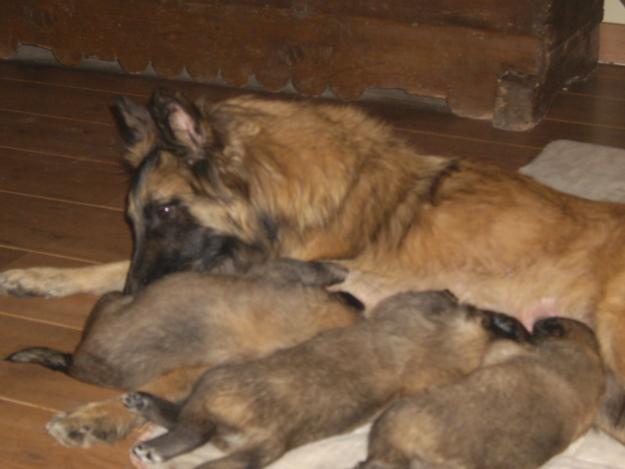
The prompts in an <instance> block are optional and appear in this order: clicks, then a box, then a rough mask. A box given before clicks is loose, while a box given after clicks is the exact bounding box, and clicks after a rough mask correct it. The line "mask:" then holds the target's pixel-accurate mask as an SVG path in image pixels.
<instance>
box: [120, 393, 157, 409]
mask: <svg viewBox="0 0 625 469" xmlns="http://www.w3.org/2000/svg"><path fill="white" fill-rule="evenodd" d="M122 402H123V404H124V405H125V406H126V408H127V409H128V410H130V411H131V412H138V413H141V412H143V411H145V409H147V408H148V407H149V406H150V404H151V402H152V398H151V397H150V395H149V394H146V393H144V392H129V393H128V394H125V395H124V397H122Z"/></svg>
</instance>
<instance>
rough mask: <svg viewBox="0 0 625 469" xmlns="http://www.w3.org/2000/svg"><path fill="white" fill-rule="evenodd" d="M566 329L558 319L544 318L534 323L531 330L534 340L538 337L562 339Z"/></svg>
mask: <svg viewBox="0 0 625 469" xmlns="http://www.w3.org/2000/svg"><path fill="white" fill-rule="evenodd" d="M565 333H566V329H565V328H564V325H563V324H562V321H560V319H559V318H545V319H541V320H539V321H536V323H535V324H534V327H533V328H532V335H533V336H534V338H540V337H563V336H564V334H565Z"/></svg>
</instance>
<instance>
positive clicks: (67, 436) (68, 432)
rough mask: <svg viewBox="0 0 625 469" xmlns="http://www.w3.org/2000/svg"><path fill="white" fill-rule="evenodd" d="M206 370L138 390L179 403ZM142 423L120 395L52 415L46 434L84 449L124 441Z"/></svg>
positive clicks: (176, 374)
mask: <svg viewBox="0 0 625 469" xmlns="http://www.w3.org/2000/svg"><path fill="white" fill-rule="evenodd" d="M205 370H206V367H204V366H200V367H189V368H180V369H178V370H174V371H172V372H170V373H167V374H165V375H163V376H161V377H159V378H157V379H155V380H154V381H152V382H150V383H148V384H146V385H145V386H142V387H141V388H140V390H141V391H144V392H147V393H150V394H154V395H156V396H159V397H162V398H165V399H169V400H171V401H179V400H182V399H184V398H185V397H186V396H188V395H189V394H190V392H191V389H192V387H193V384H194V383H195V382H196V381H197V379H198V378H199V376H200V375H201V374H202V373H204V371H205ZM144 422H145V420H144V419H143V418H142V417H141V416H140V415H138V414H136V413H134V412H131V411H129V410H128V408H127V407H126V406H125V405H124V402H123V400H122V396H119V397H115V398H112V399H107V400H105V401H99V402H91V403H89V404H85V405H83V406H80V407H78V408H77V409H75V410H73V411H70V412H61V413H58V414H57V415H55V416H54V417H53V418H52V420H50V422H48V424H47V425H46V429H47V430H48V433H50V435H52V436H53V437H54V438H56V439H57V440H58V441H59V442H60V443H61V444H63V445H64V446H77V447H83V448H87V447H89V446H92V445H93V444H95V443H100V442H104V443H113V442H115V441H118V440H120V439H122V438H124V437H125V436H126V435H128V434H129V433H130V432H131V431H132V430H133V429H134V428H136V427H138V426H139V425H141V424H143V423H144Z"/></svg>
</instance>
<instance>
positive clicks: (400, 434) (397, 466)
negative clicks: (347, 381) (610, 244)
mask: <svg viewBox="0 0 625 469" xmlns="http://www.w3.org/2000/svg"><path fill="white" fill-rule="evenodd" d="M603 373H604V371H603V365H602V363H601V359H600V357H599V348H598V346H597V343H596V340H595V337H594V334H593V333H592V331H591V330H590V329H589V328H588V327H587V326H585V325H583V324H582V323H579V322H577V321H574V320H570V319H560V318H549V319H544V320H541V321H539V322H537V323H536V325H535V327H534V330H533V335H532V345H529V344H513V343H501V344H498V345H497V346H495V347H492V348H491V350H490V351H489V352H488V353H487V356H486V359H485V367H484V368H481V369H479V370H477V371H476V372H474V373H473V374H471V375H470V376H468V377H467V378H466V379H464V380H461V381H458V382H457V383H453V384H450V385H448V386H444V387H441V388H437V389H436V390H434V391H431V392H430V391H425V392H422V393H419V394H417V395H416V396H414V397H409V398H406V399H403V400H400V401H398V402H396V403H394V404H393V405H391V406H390V407H389V408H388V409H387V410H386V411H385V412H384V413H383V414H382V415H381V416H380V418H379V419H378V420H377V421H376V422H375V424H374V425H373V428H372V430H371V434H370V437H369V457H368V460H367V461H366V462H365V463H363V464H361V465H359V466H358V467H359V469H409V468H430V469H437V468H438V469H451V468H454V469H508V468H514V469H535V468H537V467H539V466H541V465H542V464H544V463H545V462H546V461H547V460H549V459H550V458H551V457H553V456H555V455H556V454H558V453H560V452H561V451H564V450H565V449H566V447H567V446H568V445H569V444H570V443H571V442H572V441H574V440H575V439H577V438H578V437H579V436H581V435H582V434H583V433H585V432H586V431H587V430H588V429H589V428H590V427H591V425H592V422H593V419H594V417H595V414H596V412H597V410H598V407H599V403H600V399H601V397H602V394H603V390H604V374H603Z"/></svg>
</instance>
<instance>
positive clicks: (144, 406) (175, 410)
mask: <svg viewBox="0 0 625 469" xmlns="http://www.w3.org/2000/svg"><path fill="white" fill-rule="evenodd" d="M122 401H123V403H124V405H125V406H126V407H127V408H128V410H130V411H132V412H136V413H138V414H139V415H141V416H142V417H143V418H144V419H146V420H148V421H150V422H153V423H155V424H157V425H160V426H161V427H164V428H166V429H168V430H171V429H173V428H174V427H175V426H176V423H177V421H178V415H179V414H180V405H178V404H176V403H174V402H171V401H168V400H167V399H162V398H160V397H157V396H155V395H154V394H148V393H146V392H131V393H128V394H126V395H125V396H124V397H123V398H122Z"/></svg>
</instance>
